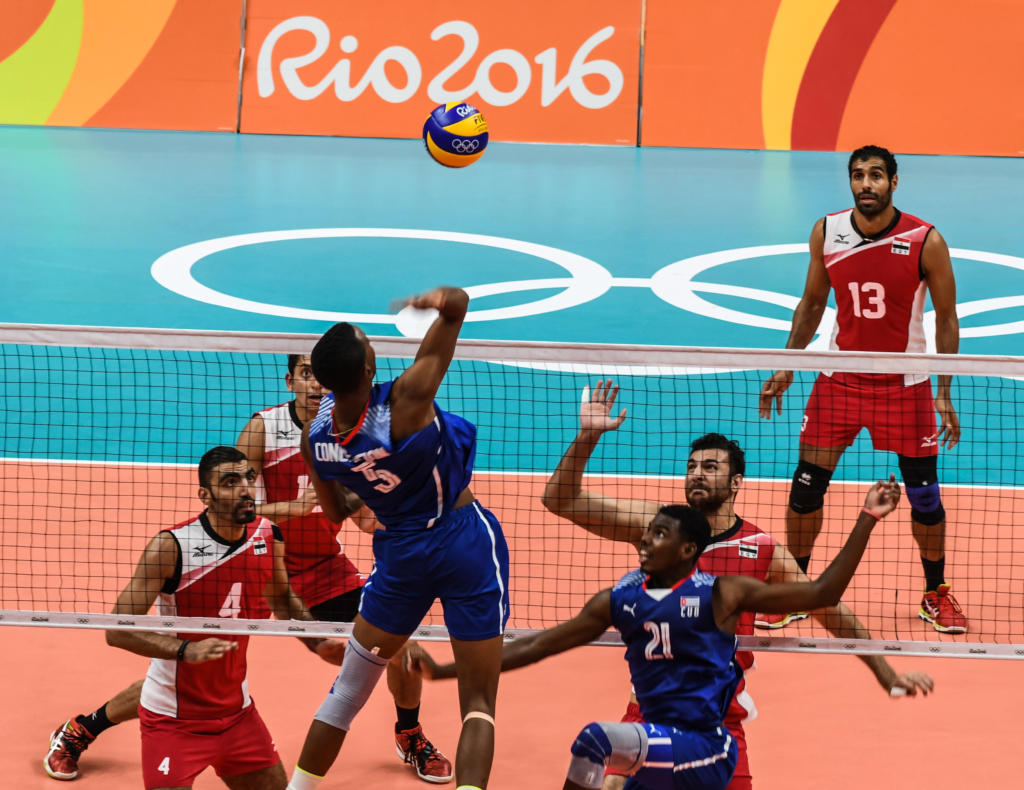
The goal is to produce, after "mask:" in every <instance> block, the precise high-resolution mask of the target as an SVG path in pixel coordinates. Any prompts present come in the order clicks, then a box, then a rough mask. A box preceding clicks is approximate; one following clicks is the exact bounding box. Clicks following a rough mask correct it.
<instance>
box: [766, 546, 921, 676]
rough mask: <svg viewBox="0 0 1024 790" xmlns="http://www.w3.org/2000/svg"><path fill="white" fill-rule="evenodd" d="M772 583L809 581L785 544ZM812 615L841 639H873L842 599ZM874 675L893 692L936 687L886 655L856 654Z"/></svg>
mask: <svg viewBox="0 0 1024 790" xmlns="http://www.w3.org/2000/svg"><path fill="white" fill-rule="evenodd" d="M767 581H768V583H769V584H785V583H792V582H800V583H802V582H807V581H808V578H807V575H806V574H805V573H804V572H803V571H802V570H801V569H800V566H799V565H797V563H796V560H795V559H793V555H792V554H790V553H789V550H788V549H786V548H785V547H784V546H778V547H776V549H775V554H774V556H773V557H772V564H771V569H770V570H769V573H768V579H767ZM811 614H812V615H813V616H814V618H815V619H816V620H817V621H818V622H819V623H821V624H822V625H823V626H824V627H825V629H826V630H827V631H828V632H829V633H830V634H832V636H834V637H837V638H839V639H870V638H871V632H870V631H869V630H868V629H867V628H866V627H865V626H864V624H863V623H861V621H860V620H859V619H858V618H857V615H856V614H854V613H853V611H851V610H850V609H849V607H847V606H846V604H844V603H843V602H842V601H840V602H839V603H838V604H836V605H835V606H826V607H824V608H822V609H816V610H814V611H813V612H811ZM857 657H858V658H859V659H860V660H861V661H863V662H864V664H865V665H867V667H868V669H870V670H871V672H872V674H874V676H875V679H876V680H877V681H878V684H879V685H880V686H881V687H882V688H883V689H885V690H886V691H888V692H890V693H895V694H899V693H901V692H902V693H904V694H909V695H910V696H914V695H915V694H917V692H918V690H920V691H921V692H922V693H923V694H925V695H927V694H928V692H930V691H931V690H932V689H933V688H934V685H935V684H934V682H933V681H932V679H931V677H930V676H928V675H926V674H925V673H923V672H906V673H903V674H900V673H897V672H896V670H895V669H893V667H892V665H891V664H890V663H889V662H888V661H886V660H885V656H865V655H861V656H857Z"/></svg>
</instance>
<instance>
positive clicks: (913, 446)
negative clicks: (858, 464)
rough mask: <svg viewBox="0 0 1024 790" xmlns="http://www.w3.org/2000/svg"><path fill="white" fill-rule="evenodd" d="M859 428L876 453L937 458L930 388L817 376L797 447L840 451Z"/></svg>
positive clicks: (935, 430)
mask: <svg viewBox="0 0 1024 790" xmlns="http://www.w3.org/2000/svg"><path fill="white" fill-rule="evenodd" d="M837 378H838V379H839V380H837ZM861 428H867V429H868V432H869V433H870V434H871V442H872V444H873V445H874V447H875V449H876V450H888V451H891V452H894V453H898V454H900V455H906V456H909V457H912V458H921V457H925V456H930V455H938V453H939V443H938V431H937V427H936V419H935V401H934V399H933V398H932V385H931V382H930V381H922V382H921V383H919V384H911V385H910V386H909V387H908V386H904V385H903V384H890V383H877V382H873V381H871V380H869V379H863V378H853V377H851V376H850V375H849V374H847V375H846V376H840V375H839V374H837V376H826V375H824V374H821V375H819V376H818V380H817V381H815V382H814V389H813V390H812V391H811V397H810V398H808V399H807V408H806V409H805V411H804V421H803V425H802V426H801V427H800V441H801V442H803V443H805V444H809V445H811V446H812V447H845V446H847V445H849V444H852V443H853V440H854V439H855V438H857V434H858V433H860V430H861Z"/></svg>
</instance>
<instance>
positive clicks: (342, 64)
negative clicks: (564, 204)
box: [0, 0, 1024, 156]
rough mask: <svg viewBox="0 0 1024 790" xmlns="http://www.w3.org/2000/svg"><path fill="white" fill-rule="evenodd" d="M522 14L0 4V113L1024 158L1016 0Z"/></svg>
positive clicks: (296, 0)
mask: <svg viewBox="0 0 1024 790" xmlns="http://www.w3.org/2000/svg"><path fill="white" fill-rule="evenodd" d="M243 6H244V8H245V9H246V14H247V18H246V20H245V22H246V27H245V42H244V44H245V58H244V62H243V63H242V66H243V67H244V71H243V73H242V75H241V80H240V76H239V65H240V61H241V57H240V56H241V52H240V47H241V46H242V43H243V42H242V40H241V39H242V9H243ZM510 8H511V7H510V6H509V5H508V4H503V3H481V4H475V5H474V4H469V5H467V4H464V3H455V2H445V1H444V0H442V2H439V3H433V4H425V3H419V4H416V3H410V2H408V0H377V2H372V3H367V2H365V1H360V2H357V1H356V0H248V3H246V4H243V0H215V1H213V0H145V2H141V1H140V2H126V0H17V2H13V3H11V2H9V3H0V123H7V124H49V125H64V126H112V127H126V128H166V129H196V130H211V131H231V130H240V131H245V132H271V133H289V134H332V135H353V136H368V137H369V136H380V137H417V136H419V134H420V132H421V129H422V123H423V120H424V118H425V117H426V115H427V113H428V112H429V110H430V109H431V108H432V107H434V106H435V105H437V104H440V103H442V102H444V101H456V100H462V99H468V100H469V101H471V102H473V103H474V104H476V105H477V106H479V107H480V108H481V109H482V110H483V111H484V113H485V114H486V116H487V119H488V121H489V124H490V127H491V136H492V139H495V140H514V141H534V142H575V143H604V144H625V145H632V144H636V143H637V128H638V120H639V121H640V123H639V128H640V130H641V131H640V135H641V139H640V142H641V143H642V144H644V145H658V146H686V147H708V148H749V149H769V150H790V149H792V150H801V149H808V150H825V151H829V150H850V149H852V148H855V147H857V146H858V145H861V144H864V143H865V142H869V141H873V142H876V143H878V144H881V145H885V146H887V147H889V148H891V149H893V150H895V151H898V152H900V153H931V154H982V155H985V154H988V155H1003V156H1020V155H1024V101H1021V100H1020V96H1021V87H1020V86H1021V85H1022V84H1024V2H1021V0H972V2H970V3H964V2H963V1H962V0H728V2H707V0H518V2H517V3H516V4H515V6H514V10H510ZM642 26H643V29H644V38H645V41H644V48H643V50H642V55H643V57H642V58H641V47H640V40H641V27H642ZM641 62H642V63H643V74H642V77H643V79H642V90H643V92H642V96H641V95H640V91H639V85H640V84H641V79H640V77H641V75H640V68H641V66H640V64H641ZM240 100H241V116H240V125H239V103H240ZM641 103H642V108H641V107H640V104H641Z"/></svg>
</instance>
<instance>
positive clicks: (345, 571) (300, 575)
mask: <svg viewBox="0 0 1024 790" xmlns="http://www.w3.org/2000/svg"><path fill="white" fill-rule="evenodd" d="M284 380H285V386H287V387H288V389H289V390H290V391H291V392H293V393H295V398H294V399H293V400H290V401H288V402H287V403H282V404H280V405H278V406H271V407H270V408H267V409H263V410H262V411H259V412H257V413H256V414H254V415H253V416H252V419H250V420H249V422H248V423H247V424H246V426H245V428H243V429H242V433H241V435H240V436H239V437H238V448H239V449H240V450H241V451H242V452H244V453H245V455H246V457H247V458H248V459H249V462H250V463H251V464H252V466H253V469H254V470H255V471H256V473H257V474H262V475H263V488H264V491H265V494H266V496H265V501H264V502H261V503H259V504H258V505H257V512H259V514H260V515H261V516H265V517H266V518H269V519H270V520H271V521H273V522H274V523H276V524H278V525H279V526H280V527H281V530H282V532H283V533H284V544H285V556H284V562H285V567H286V568H287V569H288V578H289V581H290V582H291V585H292V589H294V590H295V593H296V595H298V596H299V597H300V598H301V599H302V600H303V602H305V604H306V606H308V607H309V611H310V612H311V613H312V615H313V617H314V618H315V619H317V620H330V621H333V622H343V623H351V622H353V621H354V620H355V618H356V614H357V613H358V611H359V597H360V594H361V593H362V589H363V582H362V579H361V578H360V576H359V572H358V571H357V570H356V567H355V565H353V564H352V562H351V561H350V560H349V558H348V557H346V556H345V552H344V550H343V549H342V547H341V545H340V544H339V542H338V531H339V528H340V526H341V525H340V524H335V523H333V522H331V520H330V519H328V518H327V517H326V516H325V515H324V514H323V511H322V510H321V509H320V507H319V505H318V504H317V499H316V491H315V490H314V489H313V487H312V485H311V484H310V480H309V470H308V468H307V467H306V463H305V461H304V460H303V458H302V454H301V452H300V449H299V444H300V438H301V436H302V428H303V426H304V425H306V424H307V423H309V422H310V421H311V420H312V419H313V418H314V417H315V416H316V413H317V410H318V409H319V408H320V399H321V398H322V397H323V396H324V395H325V394H326V393H327V390H325V389H324V388H323V387H322V386H321V385H320V382H318V381H317V380H316V377H315V376H314V375H313V367H312V364H311V362H310V358H309V355H308V354H303V355H299V354H292V355H290V356H289V357H288V373H287V374H286V375H285V378H284ZM346 504H347V505H348V506H349V508H350V509H351V510H352V511H353V512H352V513H351V515H352V516H353V520H355V521H356V523H357V525H358V526H360V528H361V529H365V530H366V531H368V532H371V533H372V532H373V531H374V529H375V528H376V527H377V526H379V525H378V524H377V521H376V519H375V518H374V517H373V514H372V513H370V511H369V509H363V510H361V511H360V509H361V508H362V507H363V503H362V501H361V500H360V499H359V498H358V497H356V496H355V495H351V499H350V501H349V502H347V503H346ZM387 682H388V689H389V690H390V691H391V695H392V696H393V697H394V700H395V711H396V715H397V721H396V723H395V736H394V737H395V745H396V748H397V750H398V753H399V756H400V757H402V759H403V760H405V762H406V763H409V764H410V765H412V766H413V767H414V768H415V769H416V774H417V775H418V776H419V777H420V778H421V779H423V780H424V781H427V782H435V783H440V782H449V781H451V778H452V764H451V762H449V760H448V758H446V757H445V756H444V755H443V754H441V752H439V751H437V749H435V748H434V745H433V744H432V743H431V742H430V741H429V740H427V738H426V736H425V735H424V734H423V727H422V726H421V725H420V721H419V712H420V697H421V694H422V691H423V678H422V676H421V675H420V674H419V673H418V672H411V671H410V670H409V662H408V661H407V660H406V649H405V647H403V649H402V650H400V651H399V652H398V653H397V654H396V655H395V656H394V658H392V660H391V661H390V662H389V663H388V666H387Z"/></svg>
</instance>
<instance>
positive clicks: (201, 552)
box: [192, 543, 213, 557]
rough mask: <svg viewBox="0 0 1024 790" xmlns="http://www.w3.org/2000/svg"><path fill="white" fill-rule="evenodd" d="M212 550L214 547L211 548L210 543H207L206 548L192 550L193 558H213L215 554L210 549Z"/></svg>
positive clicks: (198, 547)
mask: <svg viewBox="0 0 1024 790" xmlns="http://www.w3.org/2000/svg"><path fill="white" fill-rule="evenodd" d="M212 548H213V546H211V545H210V544H209V543H207V544H206V545H205V546H196V547H195V548H194V549H193V550H192V556H193V557H212V556H213V552H212V551H210V549H212Z"/></svg>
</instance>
